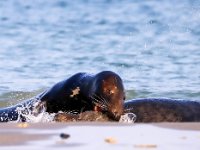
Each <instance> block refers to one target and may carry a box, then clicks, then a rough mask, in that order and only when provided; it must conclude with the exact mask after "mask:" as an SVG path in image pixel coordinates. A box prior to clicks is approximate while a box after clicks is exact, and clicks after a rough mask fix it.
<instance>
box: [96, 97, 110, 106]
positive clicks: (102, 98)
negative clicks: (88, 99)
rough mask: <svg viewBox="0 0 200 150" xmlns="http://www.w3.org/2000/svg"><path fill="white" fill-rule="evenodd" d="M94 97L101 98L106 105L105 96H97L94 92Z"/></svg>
mask: <svg viewBox="0 0 200 150" xmlns="http://www.w3.org/2000/svg"><path fill="white" fill-rule="evenodd" d="M94 96H95V97H97V98H98V99H99V100H101V102H102V103H104V104H105V105H106V106H108V102H107V101H106V99H105V98H103V97H102V96H98V95H96V94H94Z"/></svg>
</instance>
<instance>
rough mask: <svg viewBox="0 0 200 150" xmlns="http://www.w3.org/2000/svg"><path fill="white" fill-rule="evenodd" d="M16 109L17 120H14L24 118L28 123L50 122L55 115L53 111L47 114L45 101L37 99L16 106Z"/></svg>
mask: <svg viewBox="0 0 200 150" xmlns="http://www.w3.org/2000/svg"><path fill="white" fill-rule="evenodd" d="M16 111H17V112H18V120H17V121H16V122H21V121H22V120H21V118H25V120H26V122H30V123H38V122H52V121H53V118H54V116H55V114H54V113H52V114H49V113H48V112H46V102H41V101H40V100H38V99H36V100H35V99H34V102H33V101H31V102H30V103H27V104H25V105H21V106H18V107H17V109H16Z"/></svg>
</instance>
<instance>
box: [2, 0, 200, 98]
mask: <svg viewBox="0 0 200 150" xmlns="http://www.w3.org/2000/svg"><path fill="white" fill-rule="evenodd" d="M102 70H112V71H115V72H117V73H118V74H119V75H120V76H121V77H122V79H123V81H124V84H125V88H126V90H127V95H128V98H134V97H172V98H189V99H200V1H197V0H196V1H195V0H193V1H191V0H177V1H174V0H160V1H157V0H151V1H149V0H147V1H145V0H144V1H141V0H135V1H134V0H77V1H70V0H17V1H16V0H1V1H0V101H2V100H5V99H6V100H7V99H10V98H13V99H15V96H16V93H18V94H19V93H20V92H21V93H20V94H22V97H24V96H26V95H27V92H28V94H30V93H32V94H33V93H34V92H35V91H38V90H39V91H40V90H41V89H45V88H47V87H50V86H52V85H53V84H55V83H56V82H58V81H60V80H63V79H65V78H67V77H69V76H70V75H72V74H75V73H77V72H89V73H97V72H99V71H102ZM18 91H20V92H18ZM13 93H14V94H13ZM24 93H25V94H24ZM36 93H37V92H36ZM18 94H17V95H18ZM13 95H14V96H13Z"/></svg>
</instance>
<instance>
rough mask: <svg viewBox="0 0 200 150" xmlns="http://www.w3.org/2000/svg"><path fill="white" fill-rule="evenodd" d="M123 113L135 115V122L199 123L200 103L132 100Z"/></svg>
mask: <svg viewBox="0 0 200 150" xmlns="http://www.w3.org/2000/svg"><path fill="white" fill-rule="evenodd" d="M124 108H125V112H131V113H134V114H136V116H137V119H136V122H199V121H200V102H199V101H191V100H175V99H165V98H145V99H133V100H128V101H126V102H125V103H124Z"/></svg>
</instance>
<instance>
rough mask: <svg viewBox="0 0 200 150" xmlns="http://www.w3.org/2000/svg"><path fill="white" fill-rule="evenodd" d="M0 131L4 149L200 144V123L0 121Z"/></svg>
mask: <svg viewBox="0 0 200 150" xmlns="http://www.w3.org/2000/svg"><path fill="white" fill-rule="evenodd" d="M0 134H1V136H0V147H2V148H4V149H9V148H11V147H13V148H15V149H21V148H27V147H29V148H33V147H34V148H38V149H43V148H44V147H47V146H48V148H49V149H55V148H58V147H59V148H61V149H66V147H67V148H71V149H72V148H74V149H81V150H83V149H87V150H88V149H94V148H98V149H102V148H103V147H105V148H107V149H122V148H125V149H180V148H181V149H198V148H200V123H134V124H125V123H110V122H108V123H105V122H104V123H99V122H74V123H73V122H72V123H34V124H29V123H1V124H0ZM61 134H63V135H67V136H66V138H65V136H63V135H62V136H61Z"/></svg>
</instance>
